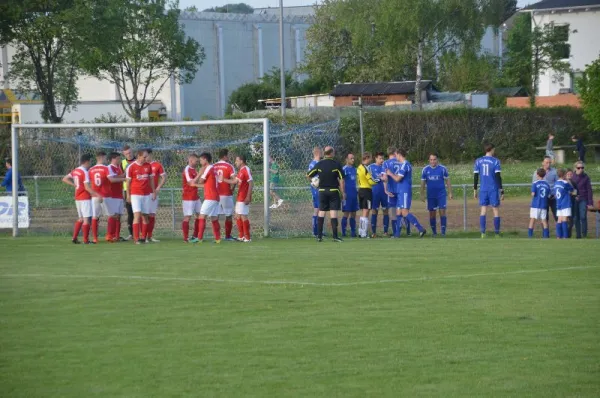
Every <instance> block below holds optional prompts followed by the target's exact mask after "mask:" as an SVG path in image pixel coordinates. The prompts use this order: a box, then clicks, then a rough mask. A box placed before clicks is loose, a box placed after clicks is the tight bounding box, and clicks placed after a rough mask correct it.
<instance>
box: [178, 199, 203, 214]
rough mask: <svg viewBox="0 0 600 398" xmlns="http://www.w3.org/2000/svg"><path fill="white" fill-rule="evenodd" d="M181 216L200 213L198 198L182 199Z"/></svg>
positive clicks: (200, 205) (200, 202)
mask: <svg viewBox="0 0 600 398" xmlns="http://www.w3.org/2000/svg"><path fill="white" fill-rule="evenodd" d="M182 205H183V206H182V207H183V216H184V217H189V216H193V215H194V214H200V208H201V207H202V201H201V200H200V199H198V200H184V201H182Z"/></svg>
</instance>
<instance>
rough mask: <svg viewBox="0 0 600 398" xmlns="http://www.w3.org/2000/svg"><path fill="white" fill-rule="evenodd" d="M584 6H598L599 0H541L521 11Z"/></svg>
mask: <svg viewBox="0 0 600 398" xmlns="http://www.w3.org/2000/svg"><path fill="white" fill-rule="evenodd" d="M586 6H600V0H542V1H540V2H538V3H535V4H531V5H529V6H527V7H525V8H523V11H528V10H551V9H556V8H572V7H586Z"/></svg>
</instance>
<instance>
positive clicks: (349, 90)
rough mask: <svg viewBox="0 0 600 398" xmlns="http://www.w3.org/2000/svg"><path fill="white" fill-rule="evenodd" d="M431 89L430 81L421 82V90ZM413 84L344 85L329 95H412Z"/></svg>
mask: <svg viewBox="0 0 600 398" xmlns="http://www.w3.org/2000/svg"><path fill="white" fill-rule="evenodd" d="M431 87H433V85H432V84H431V80H422V81H421V89H423V90H426V89H429V88H431ZM414 92H415V82H414V81H406V82H385V83H344V84H338V85H337V86H335V87H334V89H333V91H332V92H331V95H332V96H334V97H347V96H361V95H363V96H369V95H394V94H413V93H414Z"/></svg>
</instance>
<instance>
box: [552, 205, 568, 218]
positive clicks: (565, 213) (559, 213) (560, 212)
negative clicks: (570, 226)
mask: <svg viewBox="0 0 600 398" xmlns="http://www.w3.org/2000/svg"><path fill="white" fill-rule="evenodd" d="M556 216H557V217H571V208H570V207H569V208H568V209H562V210H557V211H556Z"/></svg>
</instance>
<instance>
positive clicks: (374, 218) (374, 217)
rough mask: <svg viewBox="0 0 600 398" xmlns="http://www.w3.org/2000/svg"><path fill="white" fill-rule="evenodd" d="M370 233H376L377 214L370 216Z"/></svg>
mask: <svg viewBox="0 0 600 398" xmlns="http://www.w3.org/2000/svg"><path fill="white" fill-rule="evenodd" d="M371 232H372V233H373V234H375V233H377V214H371Z"/></svg>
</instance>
